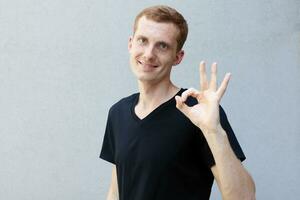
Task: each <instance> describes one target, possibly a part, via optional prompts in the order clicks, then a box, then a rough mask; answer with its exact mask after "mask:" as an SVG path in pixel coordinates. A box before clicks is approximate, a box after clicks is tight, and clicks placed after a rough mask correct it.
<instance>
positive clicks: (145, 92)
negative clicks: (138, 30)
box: [138, 80, 179, 109]
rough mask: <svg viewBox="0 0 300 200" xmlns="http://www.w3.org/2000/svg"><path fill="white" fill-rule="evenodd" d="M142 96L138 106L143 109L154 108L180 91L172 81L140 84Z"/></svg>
mask: <svg viewBox="0 0 300 200" xmlns="http://www.w3.org/2000/svg"><path fill="white" fill-rule="evenodd" d="M138 86H139V91H140V96H139V101H138V105H139V106H141V108H143V109H151V108H154V107H156V106H158V105H160V104H161V103H163V102H165V101H167V100H168V99H170V98H171V97H173V96H174V95H175V94H176V93H177V92H178V90H179V88H178V87H176V86H175V85H174V84H173V83H172V82H171V81H170V80H167V81H166V82H164V83H162V82H160V83H159V84H153V83H147V82H141V81H139V83H138Z"/></svg>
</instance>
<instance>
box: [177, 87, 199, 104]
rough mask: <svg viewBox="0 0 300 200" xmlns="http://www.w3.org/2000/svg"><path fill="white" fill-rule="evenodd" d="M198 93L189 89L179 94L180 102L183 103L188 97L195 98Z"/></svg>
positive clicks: (193, 89)
mask: <svg viewBox="0 0 300 200" xmlns="http://www.w3.org/2000/svg"><path fill="white" fill-rule="evenodd" d="M199 94H200V92H199V91H198V90H196V89H195V88H189V89H187V90H186V91H184V92H183V93H182V94H181V101H183V102H185V101H186V100H187V98H188V97H189V96H192V97H195V98H197V97H198V95H199Z"/></svg>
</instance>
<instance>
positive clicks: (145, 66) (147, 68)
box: [138, 61, 158, 71]
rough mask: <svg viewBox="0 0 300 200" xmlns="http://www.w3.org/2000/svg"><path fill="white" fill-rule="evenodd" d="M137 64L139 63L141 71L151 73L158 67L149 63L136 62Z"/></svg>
mask: <svg viewBox="0 0 300 200" xmlns="http://www.w3.org/2000/svg"><path fill="white" fill-rule="evenodd" d="M138 63H139V65H141V66H142V67H143V71H152V70H154V69H155V68H157V67H158V66H157V65H153V64H151V63H144V62H141V61H138Z"/></svg>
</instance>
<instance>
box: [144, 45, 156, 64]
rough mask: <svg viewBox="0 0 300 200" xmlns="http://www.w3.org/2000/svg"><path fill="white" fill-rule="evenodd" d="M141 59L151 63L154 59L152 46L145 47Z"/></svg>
mask: <svg viewBox="0 0 300 200" xmlns="http://www.w3.org/2000/svg"><path fill="white" fill-rule="evenodd" d="M143 57H144V59H145V60H148V61H151V60H153V59H154V58H155V52H154V47H153V46H152V45H149V46H147V47H145V49H144V54H143Z"/></svg>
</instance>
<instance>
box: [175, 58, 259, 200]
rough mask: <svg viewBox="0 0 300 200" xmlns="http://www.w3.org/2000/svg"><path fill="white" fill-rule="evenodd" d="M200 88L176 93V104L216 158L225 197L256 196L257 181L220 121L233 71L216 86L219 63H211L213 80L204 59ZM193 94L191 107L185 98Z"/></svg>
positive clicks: (243, 198) (245, 199)
mask: <svg viewBox="0 0 300 200" xmlns="http://www.w3.org/2000/svg"><path fill="white" fill-rule="evenodd" d="M199 71H200V90H199V91H198V90H196V89H193V88H190V89H188V90H186V91H184V92H183V93H182V95H181V96H176V107H177V108H178V109H179V110H180V111H181V112H182V113H183V114H185V115H186V116H187V117H188V118H189V119H190V120H191V121H192V122H193V123H194V124H195V125H196V126H198V127H199V128H200V129H201V131H202V133H203V135H204V137H205V139H206V141H207V143H208V145H209V147H210V150H211V152H212V154H213V157H214V159H215V163H216V165H215V166H214V167H212V168H211V170H212V172H213V174H214V177H215V178H216V180H217V183H218V186H219V188H220V191H221V193H222V196H223V199H224V200H254V199H255V185H254V182H253V180H252V178H251V176H250V175H249V174H248V172H247V171H246V169H245V168H244V167H243V165H242V164H241V162H240V161H239V160H238V159H237V157H236V156H235V154H234V152H233V151H232V149H231V146H230V144H229V141H228V138H227V134H226V132H225V131H224V130H223V128H222V126H221V123H220V115H219V114H220V112H219V103H220V101H221V98H222V96H223V95H224V93H225V90H226V88H227V85H228V82H229V79H230V74H229V73H228V74H226V76H225V78H224V79H223V81H222V83H221V85H220V87H219V88H217V64H216V63H214V64H212V67H211V80H210V82H209V81H208V80H207V77H206V69H205V63H204V62H201V63H200V68H199ZM189 96H192V97H194V98H196V99H197V100H198V104H196V105H194V106H192V107H189V106H188V105H186V104H185V101H186V99H187V98H188V97H189Z"/></svg>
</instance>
